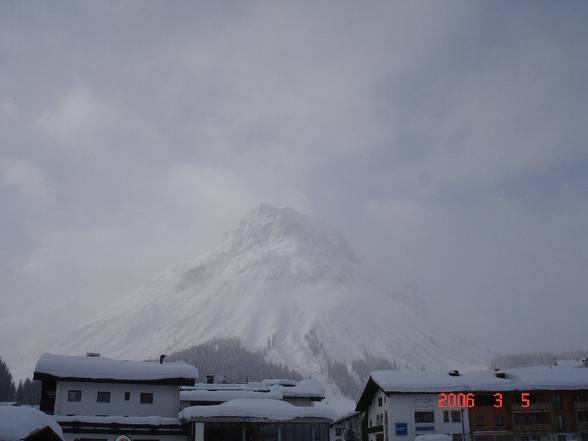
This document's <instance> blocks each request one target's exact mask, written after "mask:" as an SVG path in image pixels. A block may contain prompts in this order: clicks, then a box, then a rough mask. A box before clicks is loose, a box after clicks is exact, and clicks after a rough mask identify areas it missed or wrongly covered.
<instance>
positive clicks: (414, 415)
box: [356, 362, 588, 441]
mask: <svg viewBox="0 0 588 441" xmlns="http://www.w3.org/2000/svg"><path fill="white" fill-rule="evenodd" d="M587 391H588V369H587V368H586V364H585V363H579V362H577V363H571V364H570V363H568V364H560V365H559V366H541V367H533V368H520V369H508V370H496V371H491V370H484V371H473V372H466V373H461V372H458V371H451V372H449V373H439V372H408V371H398V370H389V371H375V372H372V373H371V375H370V377H369V379H368V380H367V382H366V383H365V386H364V388H363V390H362V392H361V396H360V398H359V400H358V401H357V406H356V410H357V411H360V412H363V413H364V419H363V421H364V423H363V431H364V439H365V440H366V441H402V440H413V439H415V437H417V436H419V435H425V434H446V435H449V436H451V438H452V439H453V440H454V441H462V440H463V441H588V424H587V423H588V396H587Z"/></svg>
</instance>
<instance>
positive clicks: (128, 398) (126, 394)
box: [125, 392, 131, 401]
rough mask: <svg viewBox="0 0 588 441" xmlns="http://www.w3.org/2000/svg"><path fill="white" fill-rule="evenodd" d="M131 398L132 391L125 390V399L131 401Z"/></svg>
mask: <svg viewBox="0 0 588 441" xmlns="http://www.w3.org/2000/svg"><path fill="white" fill-rule="evenodd" d="M130 400H131V393H130V392H125V401H130Z"/></svg>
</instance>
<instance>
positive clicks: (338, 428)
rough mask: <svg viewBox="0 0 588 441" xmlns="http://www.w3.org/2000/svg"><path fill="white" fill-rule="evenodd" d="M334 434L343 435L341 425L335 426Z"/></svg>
mask: <svg viewBox="0 0 588 441" xmlns="http://www.w3.org/2000/svg"><path fill="white" fill-rule="evenodd" d="M335 435H337V436H343V428H342V427H336V428H335Z"/></svg>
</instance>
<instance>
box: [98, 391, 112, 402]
mask: <svg viewBox="0 0 588 441" xmlns="http://www.w3.org/2000/svg"><path fill="white" fill-rule="evenodd" d="M96 402H98V403H110V392H104V391H98V393H97V394H96Z"/></svg>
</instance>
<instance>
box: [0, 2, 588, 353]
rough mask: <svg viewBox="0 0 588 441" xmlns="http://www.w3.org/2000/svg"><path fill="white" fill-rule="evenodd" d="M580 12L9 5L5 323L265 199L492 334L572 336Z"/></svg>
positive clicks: (382, 6)
mask: <svg viewBox="0 0 588 441" xmlns="http://www.w3.org/2000/svg"><path fill="white" fill-rule="evenodd" d="M587 22H588V5H586V3H585V2H566V3H565V4H562V3H559V4H557V5H556V4H553V3H548V2H517V3H516V4H513V3H512V2H492V3H481V2H474V3H472V2H460V1H454V2H418V1H417V2H369V3H361V4H360V3H358V2H263V1H262V2H248V3H241V2H234V3H233V2H208V3H205V4H199V3H193V2H181V1H178V2H171V3H170V2H161V3H144V2H133V1H130V2H118V3H116V2H100V3H92V4H88V3H83V4H82V3H74V2H60V3H51V4H41V3H33V2H30V3H3V4H2V5H0V63H1V66H2V68H1V69H0V204H1V207H2V216H0V243H1V244H2V245H1V246H0V277H1V279H2V282H3V285H4V288H3V290H2V293H1V294H0V320H5V322H4V323H8V322H7V321H6V320H8V318H9V317H13V316H14V315H15V314H16V315H22V316H23V317H25V316H27V314H29V313H30V314H33V313H37V312H38V311H44V310H45V308H48V307H49V306H51V307H55V306H56V305H68V304H69V302H71V301H72V299H76V300H77V301H78V302H79V303H80V304H82V305H84V307H86V308H89V309H92V308H95V307H97V306H100V305H104V304H105V303H107V302H109V301H110V300H112V299H114V298H117V297H118V296H120V295H121V294H123V293H125V292H127V291H128V290H131V289H133V288H135V287H136V286H137V285H138V284H140V283H143V282H144V281H146V280H147V279H149V278H150V277H151V276H152V275H153V274H154V273H156V272H158V271H160V270H162V269H163V268H165V267H167V266H169V265H173V264H175V263H177V262H178V261H181V260H183V259H186V258H190V257H194V256H196V255H198V254H200V253H202V252H204V251H207V250H208V249H209V248H210V247H212V246H214V245H215V244H216V243H217V242H218V241H219V239H220V237H221V234H222V232H223V231H224V230H225V229H226V228H227V227H228V226H229V225H230V224H231V223H232V222H233V221H235V220H236V219H237V218H238V217H239V216H241V215H242V214H244V213H245V212H247V211H248V210H249V209H251V208H253V207H254V206H255V205H257V204H259V203H261V202H267V203H271V204H275V205H279V206H284V205H291V206H293V207H294V208H297V209H299V210H301V211H305V212H307V213H310V214H313V215H315V216H318V217H321V218H322V219H324V220H325V221H327V222H329V223H331V224H334V225H335V226H336V227H337V228H339V229H340V230H341V231H342V232H343V234H344V235H346V236H347V237H348V238H349V239H350V242H351V243H352V244H353V245H354V247H355V248H356V249H357V250H358V254H359V255H360V256H361V257H362V259H363V260H365V261H367V263H368V264H369V265H370V266H371V267H372V268H374V273H375V274H376V276H377V277H379V278H381V279H382V280H383V281H384V282H385V283H388V284H390V285H393V286H399V285H404V284H407V285H411V286H416V287H418V290H419V292H420V293H421V294H422V295H423V296H425V297H427V298H428V299H429V300H430V302H432V303H433V304H434V305H435V307H437V308H438V311H439V313H440V314H441V315H443V316H444V317H446V318H447V321H448V323H450V324H451V325H453V326H455V327H456V329H457V330H458V332H462V333H464V334H467V335H468V336H470V337H471V338H473V339H477V340H478V341H479V342H480V343H481V344H483V345H486V346H488V347H490V348H491V349H494V350H498V351H510V350H550V349H575V348H578V347H580V346H582V345H585V341H584V339H583V336H584V335H585V333H586V330H587V328H586V324H585V311H586V310H587V308H588V295H587V290H588V277H587V275H586V267H587V264H588V256H587V251H586V250H587V249H588V242H587V241H588V239H587V238H588V229H587V225H588V148H587V145H586V139H587V136H586V135H587V134H588V129H587V126H586V115H587V110H588V108H587V107H588V106H587V104H586V103H588V87H587V86H586V78H588V28H587V27H586V26H585V24H586V23H587ZM1 323H2V322H1V321H0V324H1ZM11 323H12V322H11ZM5 326H6V327H7V329H8V325H6V324H5ZM513 336H515V337H513Z"/></svg>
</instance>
